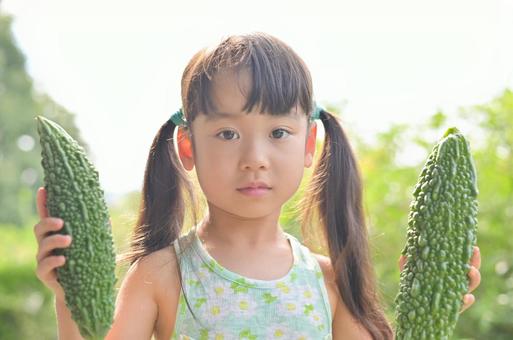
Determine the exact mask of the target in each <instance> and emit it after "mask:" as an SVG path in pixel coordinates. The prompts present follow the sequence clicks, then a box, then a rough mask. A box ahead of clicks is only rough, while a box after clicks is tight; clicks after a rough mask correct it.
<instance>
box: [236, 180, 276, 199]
mask: <svg viewBox="0 0 513 340" xmlns="http://www.w3.org/2000/svg"><path fill="white" fill-rule="evenodd" d="M271 189H272V188H271V187H269V186H268V185H267V184H265V183H252V184H251V185H249V186H246V187H243V188H238V189H237V191H239V192H240V193H242V194H244V195H246V196H253V197H255V196H262V195H265V194H267V193H268V192H269V191H271Z"/></svg>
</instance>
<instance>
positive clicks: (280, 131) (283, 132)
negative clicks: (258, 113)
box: [271, 129, 290, 139]
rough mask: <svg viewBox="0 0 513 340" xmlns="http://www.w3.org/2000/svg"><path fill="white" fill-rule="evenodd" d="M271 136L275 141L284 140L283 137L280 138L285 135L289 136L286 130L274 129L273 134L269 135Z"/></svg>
mask: <svg viewBox="0 0 513 340" xmlns="http://www.w3.org/2000/svg"><path fill="white" fill-rule="evenodd" d="M276 132H278V133H276ZM271 135H272V136H273V137H274V138H277V139H284V137H283V138H282V136H286V135H290V132H288V131H287V130H285V129H276V130H273V132H272V133H271Z"/></svg>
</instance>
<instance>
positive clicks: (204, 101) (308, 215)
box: [35, 33, 480, 340]
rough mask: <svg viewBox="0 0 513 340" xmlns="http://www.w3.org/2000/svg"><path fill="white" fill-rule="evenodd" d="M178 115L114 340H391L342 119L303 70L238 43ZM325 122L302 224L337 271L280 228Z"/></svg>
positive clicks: (41, 265)
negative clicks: (320, 99)
mask: <svg viewBox="0 0 513 340" xmlns="http://www.w3.org/2000/svg"><path fill="white" fill-rule="evenodd" d="M182 103H183V110H179V111H178V112H177V113H176V114H175V115H173V116H172V117H171V119H169V120H168V121H167V122H166V123H164V125H162V127H161V128H160V130H159V131H158V133H157V135H156V136H155V139H154V141H153V144H152V146H151V149H150V154H149V157H148V161H147V167H146V171H145V175H144V186H143V192H142V202H141V208H140V212H139V217H138V220H137V224H136V227H135V230H134V235H133V239H132V240H131V248H130V252H129V253H128V254H125V256H124V257H123V260H124V261H128V262H129V263H130V268H129V270H128V272H127V274H126V276H125V278H124V280H123V282H122V284H121V287H120V291H119V293H118V296H117V301H116V312H115V316H114V323H113V325H112V328H111V330H110V332H109V333H108V335H107V339H124V340H125V339H138V340H139V339H149V338H150V337H151V336H152V334H153V335H154V336H155V338H156V339H159V340H160V339H169V338H170V337H173V338H175V339H239V338H241V339H274V338H278V339H332V338H333V339H392V338H393V331H392V327H391V325H390V324H389V322H388V320H387V319H386V318H385V315H384V312H383V309H382V306H381V302H380V300H379V298H378V292H377V289H376V283H375V279H374V273H373V268H372V264H371V257H370V253H369V246H368V240H367V230H366V226H365V221H364V214H363V209H362V189H361V180H360V175H359V171H358V166H357V162H356V160H355V157H354V155H353V152H352V151H351V147H350V145H349V143H348V141H347V138H346V135H345V133H344V131H343V129H342V127H341V126H340V123H339V121H338V120H337V118H336V116H335V115H333V114H332V113H330V112H328V111H326V110H324V109H322V108H319V107H317V106H315V104H314V101H313V94H312V81H311V76H310V73H309V71H308V69H307V67H306V66H305V64H304V62H303V61H302V59H301V58H300V57H299V56H298V55H296V53H295V52H294V51H292V50H291V48H290V47H288V46H287V45H286V44H284V43H283V42H282V41H280V40H278V39H276V38H274V37H272V36H270V35H267V34H263V33H254V34H248V35H242V36H232V37H229V38H227V39H225V40H224V41H222V42H221V43H220V44H219V45H218V46H216V47H215V48H212V49H203V50H201V51H199V52H198V53H196V54H195V55H194V56H193V58H192V59H191V61H190V62H189V64H188V65H187V67H186V68H185V71H184V74H183V77H182ZM316 119H318V120H319V121H320V122H321V123H322V124H323V126H324V130H325V140H324V149H323V151H322V154H321V156H320V160H319V163H318V164H317V165H316V167H315V169H314V172H313V177H312V181H311V183H310V185H309V187H308V189H307V194H305V196H304V200H303V201H302V202H301V212H302V215H301V222H302V231H303V233H304V235H306V233H307V232H312V230H314V229H315V228H320V231H321V235H320V236H321V238H322V240H323V242H325V245H326V249H327V250H328V253H329V257H326V256H322V255H318V254H315V253H313V252H311V251H310V250H309V249H308V248H307V247H306V246H304V245H302V244H301V243H300V242H299V240H298V239H296V238H295V237H293V236H292V235H290V234H288V233H286V232H284V231H283V230H282V228H281V226H280V225H279V222H278V220H279V216H280V212H281V209H282V206H283V204H284V203H285V202H287V200H288V199H289V198H291V197H292V196H293V194H294V193H295V192H296V190H297V189H298V187H299V184H300V182H301V179H302V177H303V171H304V168H305V167H310V166H311V165H312V163H313V159H314V151H315V141H316V133H317V127H316V124H317V123H316V121H315V120H316ZM175 130H177V131H176V141H177V150H175V145H174V144H173V143H174V141H175ZM193 169H195V172H196V174H197V178H198V182H199V185H200V187H201V189H202V191H203V193H204V195H205V198H206V201H207V204H208V210H207V212H206V214H205V216H204V218H203V219H202V220H201V221H200V222H199V223H198V222H197V218H196V216H197V213H196V209H194V206H195V205H196V203H195V202H197V201H196V197H195V195H194V192H193V189H192V183H191V182H190V180H189V178H188V176H187V172H186V171H192V170H193ZM186 199H187V201H186ZM45 202H46V197H45V192H44V189H43V188H40V190H39V192H38V210H39V212H40V216H41V221H40V222H39V223H38V224H37V225H36V226H35V234H36V237H37V240H38V244H39V250H38V255H37V261H38V266H37V275H38V278H39V279H40V280H41V281H42V282H43V283H44V284H45V285H46V286H48V287H49V288H50V289H52V290H53V292H54V293H55V295H56V312H57V319H58V328H59V338H61V339H80V338H81V337H80V334H79V332H78V329H77V327H76V325H75V323H74V321H73V320H72V319H71V316H70V313H69V310H68V309H67V308H66V305H65V303H64V293H63V290H62V288H61V286H60V285H59V284H58V282H57V281H56V276H55V270H54V269H55V268H56V267H58V266H61V265H63V264H64V260H65V259H63V258H59V257H57V256H49V254H50V253H51V251H52V250H53V249H54V248H59V247H60V248H63V247H68V246H69V245H70V243H71V240H70V239H68V238H66V237H64V236H62V235H53V236H47V233H48V232H49V231H52V230H57V229H59V228H61V227H62V225H63V223H65V221H62V220H60V219H57V218H50V217H48V213H47V210H46V207H45ZM186 207H190V210H191V211H190V212H189V213H190V216H192V217H191V220H192V221H191V225H192V226H191V227H190V228H187V229H188V232H187V233H185V231H187V229H185V228H183V225H184V220H185V217H186V213H187V211H186ZM314 217H315V219H314ZM182 231H184V232H182ZM305 239H306V237H305ZM476 251H477V247H476ZM479 262H480V257H479V253H477V252H476V253H475V254H474V256H473V258H472V261H471V264H472V265H473V267H472V270H471V272H470V274H469V276H470V288H469V291H472V290H473V289H475V288H476V287H477V286H478V285H479V282H480V277H479V271H478V268H479ZM402 265H404V258H403V257H401V258H400V268H402ZM472 302H473V300H472V299H470V300H466V301H465V304H464V307H463V310H464V309H465V308H468V306H470V305H471V304H472Z"/></svg>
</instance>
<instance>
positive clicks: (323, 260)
mask: <svg viewBox="0 0 513 340" xmlns="http://www.w3.org/2000/svg"><path fill="white" fill-rule="evenodd" d="M312 255H313V256H314V257H315V259H316V260H317V262H318V263H319V267H321V271H322V275H323V277H324V284H325V285H326V291H327V292H328V298H329V300H330V306H331V317H332V319H333V318H334V317H335V310H336V308H337V304H338V300H339V299H338V296H339V293H338V287H337V284H336V283H335V272H334V271H333V267H332V266H331V260H330V258H329V257H327V256H324V255H321V254H316V253H313V252H312Z"/></svg>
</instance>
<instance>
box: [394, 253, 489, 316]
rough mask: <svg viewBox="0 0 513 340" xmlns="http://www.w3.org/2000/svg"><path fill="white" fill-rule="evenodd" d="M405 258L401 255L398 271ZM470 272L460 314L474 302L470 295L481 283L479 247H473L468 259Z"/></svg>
mask: <svg viewBox="0 0 513 340" xmlns="http://www.w3.org/2000/svg"><path fill="white" fill-rule="evenodd" d="M406 260H407V258H406V256H405V255H401V256H400V257H399V271H403V268H404V265H405V264H406ZM469 263H470V270H469V272H468V277H469V278H470V282H469V287H468V293H469V294H465V295H464V296H463V306H462V307H461V311H460V313H462V312H464V311H465V310H466V309H468V308H469V307H470V306H471V305H472V304H473V303H474V301H475V300H476V298H475V296H474V295H473V294H470V293H471V292H472V291H473V290H474V289H476V288H477V287H478V286H479V284H480V283H481V273H480V272H479V268H481V253H480V252H479V247H478V246H474V253H473V254H472V257H471V258H470V262H469Z"/></svg>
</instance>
